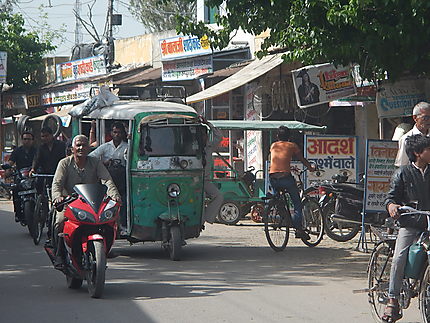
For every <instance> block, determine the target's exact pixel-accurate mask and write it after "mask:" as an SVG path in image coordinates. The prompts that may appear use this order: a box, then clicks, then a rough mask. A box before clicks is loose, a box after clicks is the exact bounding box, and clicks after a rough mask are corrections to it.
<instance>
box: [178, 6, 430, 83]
mask: <svg viewBox="0 0 430 323" xmlns="http://www.w3.org/2000/svg"><path fill="white" fill-rule="evenodd" d="M222 2H223V1H221V0H208V1H207V5H210V6H218V5H220V4H221V3H222ZM225 5H226V9H227V15H225V16H223V17H220V18H219V19H218V24H219V25H220V26H223V28H224V29H223V30H221V31H219V32H214V31H210V30H208V29H207V28H206V27H205V26H204V25H203V24H193V23H192V22H191V21H189V20H186V19H179V25H178V29H177V30H178V32H184V33H195V34H196V35H203V34H206V35H208V36H209V38H210V39H211V41H212V44H213V45H214V46H215V47H223V46H226V44H227V40H228V37H229V36H230V35H231V34H232V33H233V32H234V30H235V29H238V28H239V27H240V28H242V29H243V30H245V31H247V32H249V33H252V34H254V35H258V34H260V33H262V32H264V31H266V30H270V37H269V38H267V39H266V40H265V41H264V43H263V47H262V52H261V53H260V54H258V56H261V55H264V54H265V53H266V52H267V49H269V48H270V47H272V46H275V47H283V48H285V49H286V50H289V51H290V52H289V53H287V54H286V55H285V59H286V60H288V61H293V60H296V61H297V60H298V61H300V62H302V63H303V64H314V63H319V62H334V63H335V64H348V63H358V64H360V68H361V73H362V76H363V77H365V78H369V79H374V77H375V76H381V77H382V76H383V75H384V74H385V72H387V73H388V75H390V77H391V78H397V77H400V76H401V75H402V74H403V73H404V72H405V71H409V72H410V73H414V74H428V73H430V57H429V56H430V55H429V54H428V53H429V52H430V42H429V41H428V39H430V1H422V0H409V1H405V0H254V1H249V0H226V1H225Z"/></svg>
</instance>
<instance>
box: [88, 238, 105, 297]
mask: <svg viewBox="0 0 430 323" xmlns="http://www.w3.org/2000/svg"><path fill="white" fill-rule="evenodd" d="M87 253H88V262H89V264H88V265H89V268H88V271H87V274H86V279H87V285H88V293H89V294H90V296H91V297H92V298H100V297H101V296H102V294H103V290H104V287H105V274H106V252H105V247H104V244H103V241H100V240H95V241H90V242H88V251H87Z"/></svg>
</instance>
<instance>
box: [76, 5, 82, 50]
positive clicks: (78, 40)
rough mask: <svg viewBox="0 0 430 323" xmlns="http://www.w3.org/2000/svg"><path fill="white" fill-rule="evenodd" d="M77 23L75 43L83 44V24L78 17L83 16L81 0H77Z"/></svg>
mask: <svg viewBox="0 0 430 323" xmlns="http://www.w3.org/2000/svg"><path fill="white" fill-rule="evenodd" d="M75 12H76V17H75V19H76V25H75V45H79V44H82V25H81V22H80V21H79V19H78V17H80V16H81V0H75Z"/></svg>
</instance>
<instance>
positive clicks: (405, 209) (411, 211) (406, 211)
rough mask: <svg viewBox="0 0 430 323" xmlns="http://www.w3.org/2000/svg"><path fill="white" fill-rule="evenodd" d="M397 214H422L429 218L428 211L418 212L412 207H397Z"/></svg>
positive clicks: (429, 213)
mask: <svg viewBox="0 0 430 323" xmlns="http://www.w3.org/2000/svg"><path fill="white" fill-rule="evenodd" d="M399 212H400V213H401V214H402V215H416V214H423V215H427V216H430V211H420V210H417V209H414V208H413V207H410V206H406V205H405V206H401V207H399Z"/></svg>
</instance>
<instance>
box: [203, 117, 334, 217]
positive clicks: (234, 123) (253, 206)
mask: <svg viewBox="0 0 430 323" xmlns="http://www.w3.org/2000/svg"><path fill="white" fill-rule="evenodd" d="M210 122H211V123H212V125H213V126H214V127H216V128H218V129H219V130H221V131H225V132H224V133H225V134H226V137H225V138H226V139H227V140H228V142H226V143H225V144H224V145H223V146H226V147H229V148H230V149H229V150H230V151H229V152H227V153H222V152H220V151H216V152H215V153H214V156H213V160H214V161H215V165H213V167H212V173H211V181H212V183H214V184H215V185H216V186H217V187H218V188H219V190H220V191H221V193H222V194H223V196H224V202H223V204H222V205H221V207H220V210H219V213H218V216H217V219H218V222H220V223H223V224H227V225H233V224H236V223H237V222H239V221H240V219H242V218H243V217H244V216H245V215H247V214H248V213H251V218H252V219H253V220H254V217H255V218H258V217H259V214H261V212H262V210H263V203H262V200H261V198H262V197H264V196H266V193H267V188H268V183H267V181H266V180H265V176H264V174H265V173H266V171H267V169H266V170H265V169H255V168H254V167H252V166H251V167H248V168H247V169H244V166H243V161H242V162H241V163H237V162H236V161H235V158H234V157H233V156H232V153H231V152H232V149H231V147H232V146H233V145H232V142H233V140H232V137H233V138H234V135H233V134H234V133H236V135H237V134H238V133H239V134H242V136H243V137H245V138H248V146H250V145H252V140H253V138H254V137H250V136H249V134H250V133H249V132H252V133H254V134H255V132H262V131H265V132H269V134H270V138H269V139H270V142H272V141H273V138H272V134H271V132H272V131H273V132H276V131H277V130H278V128H279V127H280V126H285V127H288V128H289V129H291V130H296V131H304V132H321V131H325V129H326V127H325V126H316V125H312V124H307V123H303V122H298V121H287V120H284V121H261V120H211V121H210ZM227 131H228V132H227ZM244 131H249V132H248V133H246V134H247V135H248V136H247V135H245V136H244V135H243V134H244ZM245 144H246V143H245ZM221 148H222V147H221ZM251 149H252V148H251ZM225 150H226V149H224V151H225ZM248 150H249V147H248ZM236 165H242V170H239V169H238V168H239V167H235V166H236ZM220 175H221V176H220Z"/></svg>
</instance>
